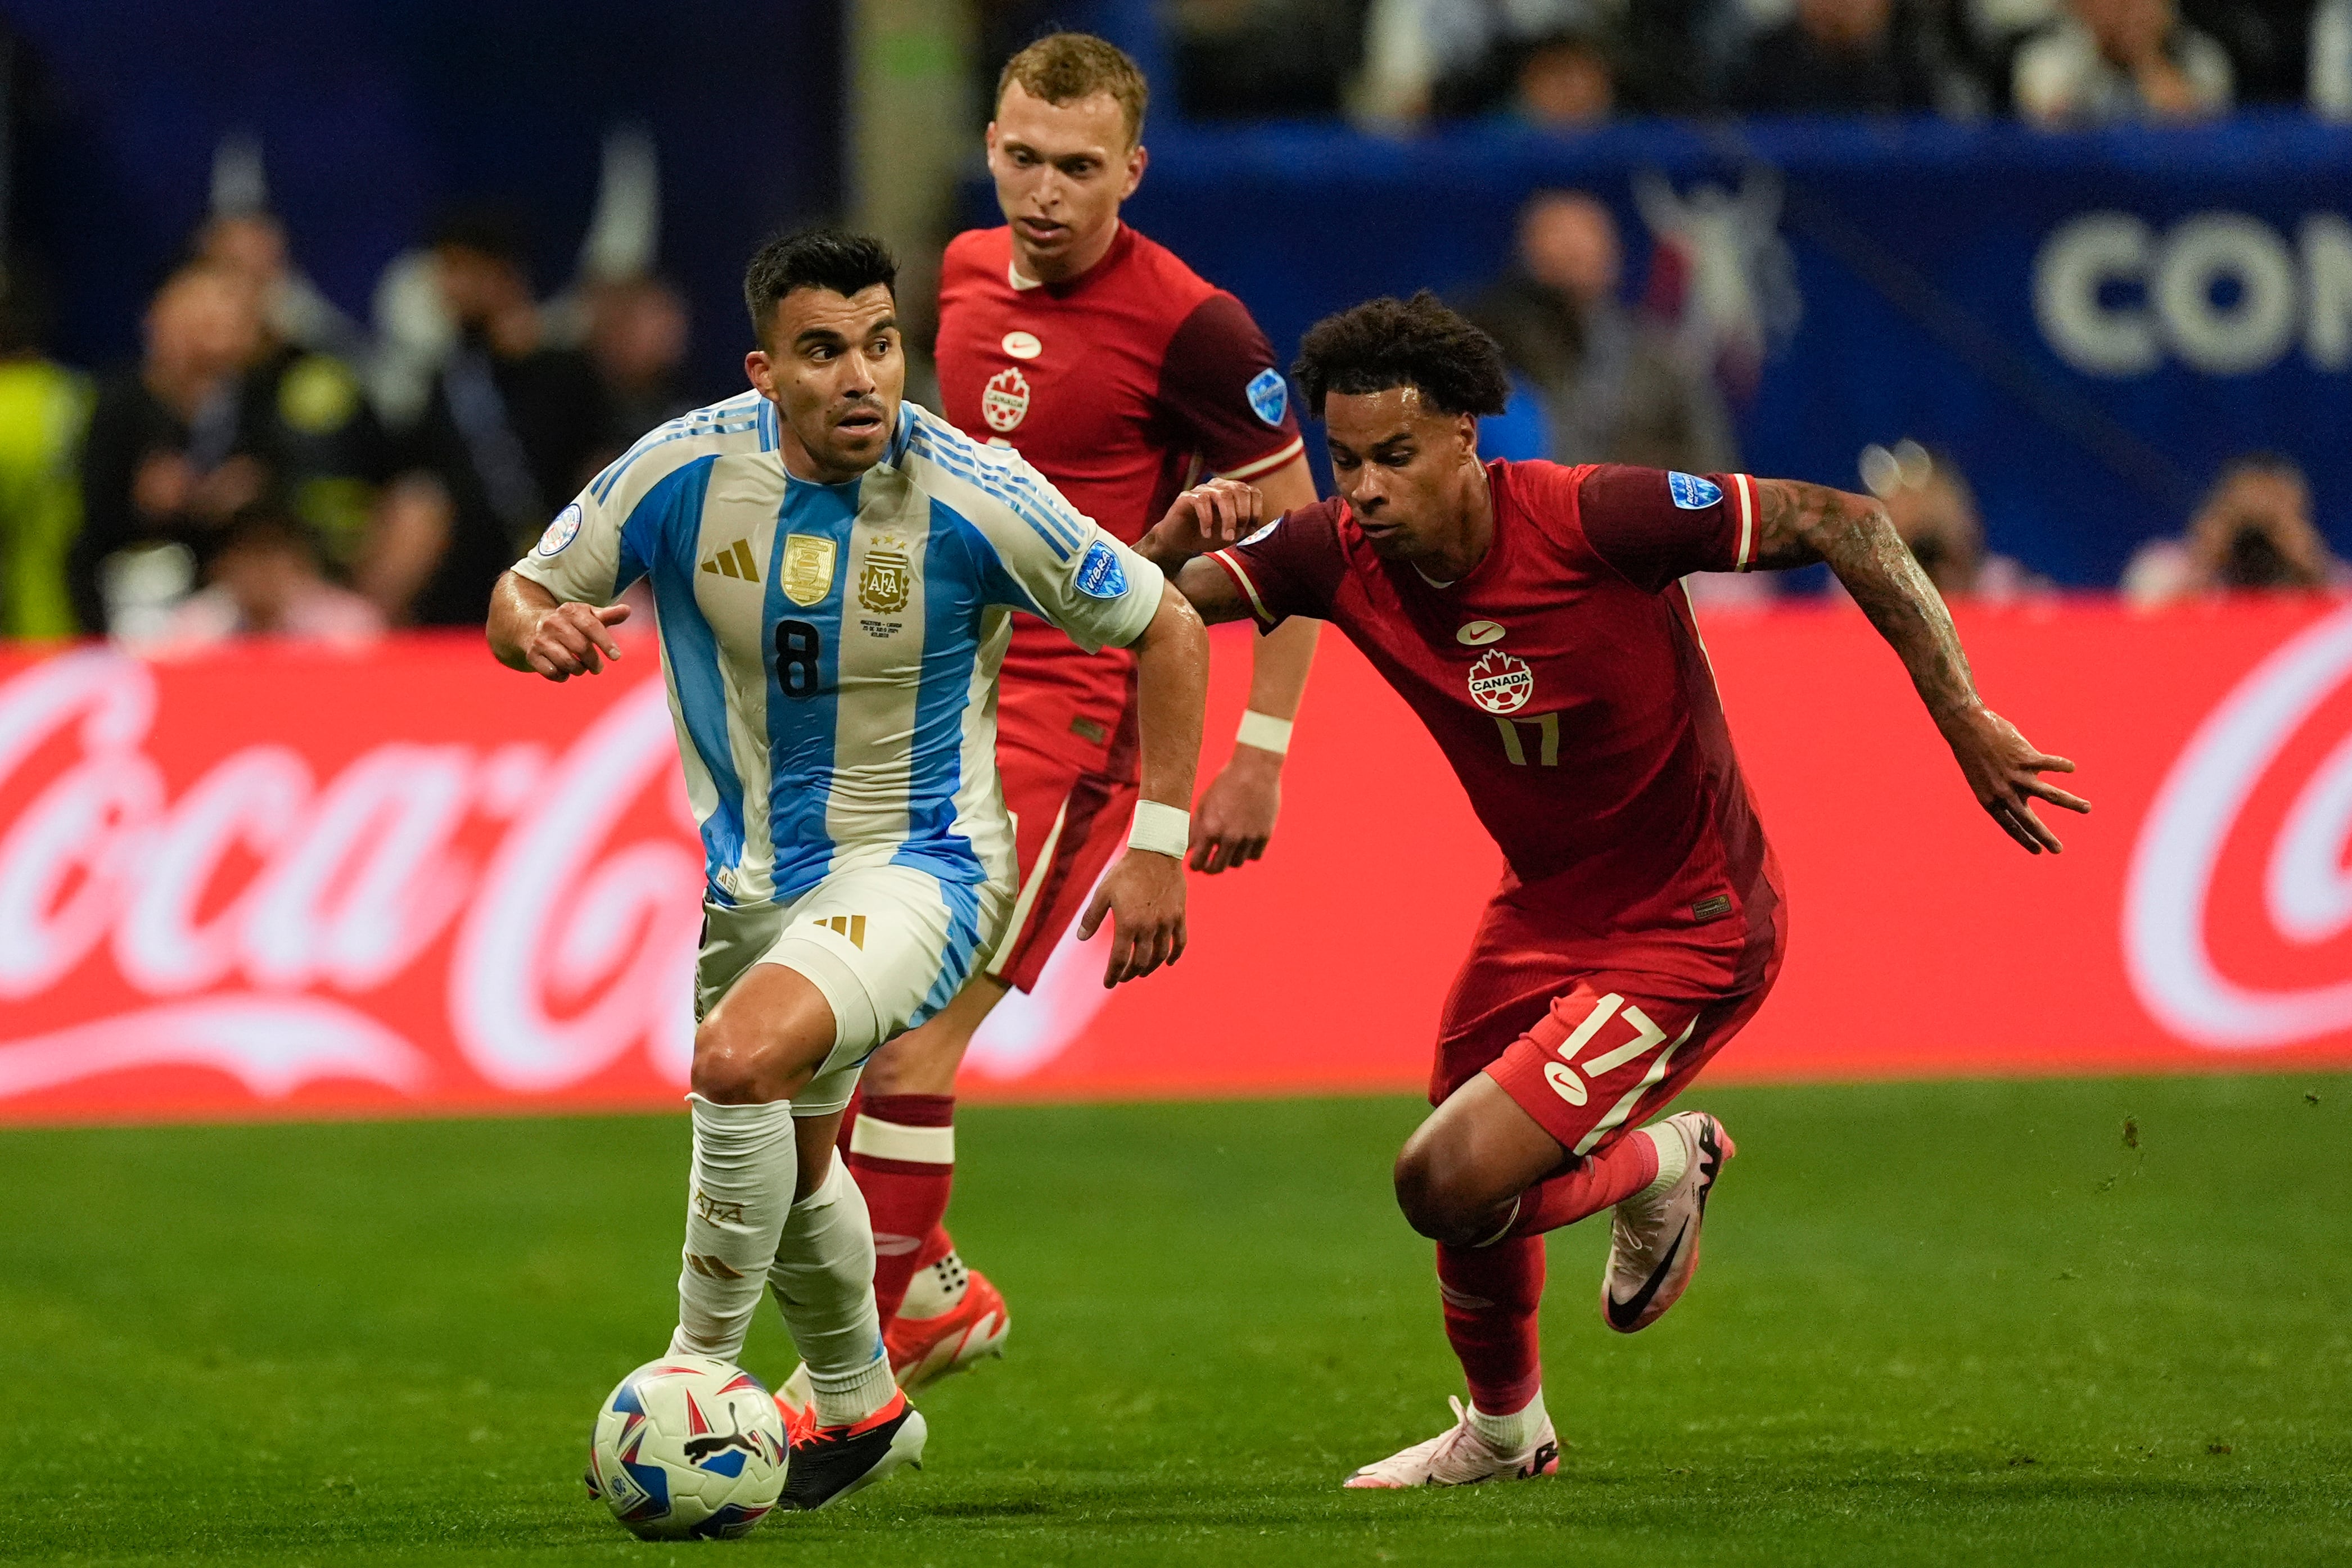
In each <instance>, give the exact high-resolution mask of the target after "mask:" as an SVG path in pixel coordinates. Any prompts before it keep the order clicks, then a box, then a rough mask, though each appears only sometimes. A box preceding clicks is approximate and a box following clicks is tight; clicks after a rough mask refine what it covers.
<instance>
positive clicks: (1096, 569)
mask: <svg viewBox="0 0 2352 1568" xmlns="http://www.w3.org/2000/svg"><path fill="white" fill-rule="evenodd" d="M1077 588H1078V591H1079V592H1080V593H1083V594H1085V595H1086V596H1087V598H1089V599H1117V598H1118V596H1119V595H1120V594H1122V593H1125V592H1126V591H1127V569H1126V568H1125V567H1123V566H1121V565H1119V563H1118V551H1117V550H1115V549H1111V548H1110V546H1108V545H1107V544H1105V543H1104V542H1103V541H1102V540H1100V539H1097V540H1096V541H1095V542H1094V546H1093V548H1092V549H1088V550H1087V557H1086V559H1084V560H1082V561H1080V562H1078V580H1077Z"/></svg>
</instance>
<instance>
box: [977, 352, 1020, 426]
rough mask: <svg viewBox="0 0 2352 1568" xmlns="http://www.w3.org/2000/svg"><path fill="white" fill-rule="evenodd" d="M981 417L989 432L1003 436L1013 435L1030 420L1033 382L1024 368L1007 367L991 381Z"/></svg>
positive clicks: (985, 389) (984, 393) (983, 398)
mask: <svg viewBox="0 0 2352 1568" xmlns="http://www.w3.org/2000/svg"><path fill="white" fill-rule="evenodd" d="M980 413H981V417H982V418H983V419H985V420H987V421H988V428H989V429H991V430H994V431H999V432H1004V431H1011V430H1013V428H1014V427H1016V426H1017V425H1019V424H1020V423H1021V422H1022V420H1024V418H1026V417H1028V413H1029V378H1028V377H1027V376H1024V375H1023V374H1022V373H1021V367H1020V366H1018V365H1007V366H1005V367H1004V368H1003V370H1001V371H997V372H996V373H995V374H994V375H992V376H991V377H989V378H988V385H986V386H985V387H983V388H982V389H981V393H980Z"/></svg>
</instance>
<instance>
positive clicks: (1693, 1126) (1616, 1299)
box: [1601, 1111, 1739, 1333]
mask: <svg viewBox="0 0 2352 1568" xmlns="http://www.w3.org/2000/svg"><path fill="white" fill-rule="evenodd" d="M1647 1130H1648V1132H1649V1133H1650V1134H1652V1135H1653V1136H1655V1137H1658V1138H1661V1139H1664V1138H1679V1139H1681V1140H1682V1144H1683V1149H1684V1153H1685V1165H1684V1166H1683V1174H1682V1176H1681V1178H1680V1179H1679V1180H1677V1181H1676V1182H1675V1184H1674V1185H1673V1186H1669V1187H1668V1188H1666V1190H1665V1191H1664V1192H1663V1193H1660V1194H1659V1195H1658V1196H1657V1197H1650V1198H1641V1197H1629V1198H1627V1199H1626V1200H1625V1201H1624V1202H1622V1203H1621V1204H1619V1205H1618V1206H1617V1210H1616V1217H1615V1218H1614V1219H1613V1220H1612V1222H1611V1225H1610V1229H1609V1267H1608V1269H1607V1270H1606V1271H1604V1272H1603V1273H1602V1274H1601V1318H1602V1319H1603V1321H1605V1322H1607V1323H1608V1324H1609V1326H1610V1327H1611V1328H1612V1329H1615V1330H1616V1331H1617V1332H1618V1333H1636V1332H1638V1331H1640V1330H1642V1329H1645V1328H1648V1327H1649V1326H1650V1325H1651V1324H1652V1323H1654V1322H1657V1321H1658V1320H1659V1319H1660V1318H1662V1317H1664V1316H1665V1314H1666V1309H1667V1308H1668V1307H1671V1306H1673V1305H1674V1304H1675V1302H1676V1301H1681V1300H1682V1297H1683V1291H1685V1290H1687V1289H1689V1288H1690V1282H1691V1276H1692V1275H1694V1274H1696V1273H1697V1272H1698V1232H1699V1227H1700V1225H1702V1224H1703V1223H1705V1221H1706V1195H1707V1194H1708V1193H1710V1192H1712V1191H1714V1190H1715V1179H1716V1177H1717V1176H1720V1175H1722V1174H1723V1166H1724V1162H1725V1161H1727V1160H1728V1159H1730V1158H1731V1156H1732V1155H1736V1154H1738V1152H1739V1150H1738V1146H1737V1145H1734V1144H1733V1143H1732V1141H1731V1134H1728V1133H1727V1132H1725V1131H1724V1130H1723V1124H1722V1123H1720V1122H1718V1121H1717V1120H1716V1119H1715V1118H1714V1117H1712V1116H1710V1115H1708V1114H1707V1113H1706V1112H1704V1111H1684V1112H1680V1113H1676V1114H1675V1115H1672V1116H1669V1117H1667V1118H1666V1119H1665V1120H1664V1121H1663V1122H1660V1123H1659V1124H1656V1125H1655V1126H1654V1127H1651V1128H1649V1129H1647Z"/></svg>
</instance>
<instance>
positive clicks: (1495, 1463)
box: [1342, 1399, 1559, 1489]
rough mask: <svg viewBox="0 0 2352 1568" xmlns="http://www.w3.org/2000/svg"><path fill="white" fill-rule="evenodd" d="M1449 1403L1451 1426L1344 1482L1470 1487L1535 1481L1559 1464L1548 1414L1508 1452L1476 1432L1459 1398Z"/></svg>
mask: <svg viewBox="0 0 2352 1568" xmlns="http://www.w3.org/2000/svg"><path fill="white" fill-rule="evenodd" d="M1449 1403H1450V1404H1452V1405H1453V1406H1454V1426H1453V1427H1452V1428H1451V1429H1450V1430H1447V1431H1444V1432H1441V1433H1439V1434H1438V1435H1437V1436H1436V1437H1432V1438H1431V1439H1429V1441H1427V1442H1426V1443H1415V1444H1414V1445H1413V1446H1412V1448H1407V1449H1405V1450H1404V1451H1403V1452H1402V1453H1398V1454H1391V1455H1390V1456H1389V1457H1388V1458H1385V1459H1382V1460H1381V1461H1380V1462H1379V1463H1377V1464H1370V1465H1366V1466H1365V1467H1364V1468H1363V1469H1360V1470H1358V1471H1357V1472H1356V1473H1355V1474H1354V1475H1352V1476H1349V1478H1348V1479H1347V1480H1346V1481H1345V1482H1344V1483H1342V1484H1343V1485H1346V1486H1349V1487H1380V1488H1390V1489H1394V1488H1402V1487H1466V1486H1475V1485H1477V1484H1478V1483H1479V1482H1480V1481H1493V1480H1518V1481H1531V1480H1533V1479H1536V1478H1537V1477H1538V1476H1548V1475H1551V1474H1554V1473H1556V1472H1557V1471H1558V1470H1559V1437H1557V1436H1555V1435H1554V1433H1553V1432H1552V1427H1551V1418H1550V1417H1549V1416H1546V1417H1545V1418H1544V1424H1543V1430H1542V1432H1540V1433H1539V1434H1538V1435H1537V1437H1536V1440H1535V1441H1534V1442H1533V1443H1531V1444H1529V1445H1528V1448H1527V1449H1526V1450H1525V1451H1524V1452H1521V1453H1517V1454H1506V1453H1503V1452H1502V1451H1500V1450H1499V1449H1497V1448H1494V1447H1493V1446H1492V1445H1491V1444H1489V1443H1488V1442H1487V1441H1486V1438H1485V1437H1480V1436H1479V1435H1478V1432H1477V1429H1476V1428H1475V1427H1472V1426H1471V1425H1470V1413H1469V1412H1468V1411H1467V1410H1465V1409H1464V1408H1463V1407H1462V1401H1461V1400H1459V1399H1452V1400H1449Z"/></svg>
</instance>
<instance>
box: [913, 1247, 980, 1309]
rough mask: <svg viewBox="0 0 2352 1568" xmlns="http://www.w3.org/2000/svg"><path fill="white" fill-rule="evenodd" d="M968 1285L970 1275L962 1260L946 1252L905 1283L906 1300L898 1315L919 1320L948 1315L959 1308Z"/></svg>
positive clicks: (917, 1271) (969, 1284)
mask: <svg viewBox="0 0 2352 1568" xmlns="http://www.w3.org/2000/svg"><path fill="white" fill-rule="evenodd" d="M970 1287H971V1271H970V1270H967V1269H965V1268H964V1266H963V1260H962V1259H961V1258H959V1257H957V1256H956V1255H955V1254H954V1253H953V1252H950V1253H949V1254H948V1255H947V1256H946V1257H944V1258H942V1259H940V1260H939V1261H938V1262H936V1263H934V1264H932V1265H931V1266H930V1267H929V1268H928V1269H918V1270H915V1277H914V1278H913V1279H911V1280H909V1281H907V1299H906V1300H905V1301H902V1302H900V1303H899V1306H898V1315H899V1316H900V1317H902V1318H916V1319H922V1318H935V1317H938V1316H939V1315H940V1313H941V1312H953V1311H955V1309H956V1308H958V1307H959V1306H961V1305H962V1304H963V1293H964V1291H966V1290H968V1289H969V1288H970Z"/></svg>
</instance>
